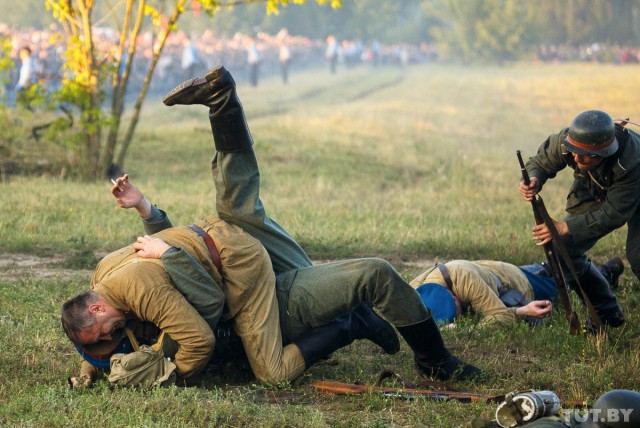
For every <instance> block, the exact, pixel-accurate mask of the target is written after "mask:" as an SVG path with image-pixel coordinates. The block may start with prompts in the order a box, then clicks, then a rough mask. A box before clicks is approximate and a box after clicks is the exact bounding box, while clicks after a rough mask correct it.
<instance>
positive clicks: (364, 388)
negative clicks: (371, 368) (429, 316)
mask: <svg viewBox="0 0 640 428" xmlns="http://www.w3.org/2000/svg"><path fill="white" fill-rule="evenodd" d="M388 378H395V379H396V380H398V381H400V383H401V384H402V385H405V386H403V387H401V388H392V387H384V386H382V383H383V381H384V380H385V379H388ZM432 385H435V383H434V384H432ZM311 386H312V387H314V388H315V389H316V390H317V391H319V392H322V393H327V394H336V395H348V394H381V395H382V396H385V397H395V398H403V399H406V400H412V399H414V398H415V397H425V398H428V399H431V400H457V401H460V402H462V403H472V402H476V401H483V402H501V401H503V400H504V398H505V396H504V395H485V394H475V393H469V392H460V391H452V390H445V389H435V390H434V389H422V388H417V387H416V386H415V385H412V384H409V383H408V382H406V381H405V380H404V379H402V378H401V377H400V376H399V375H397V374H396V373H394V372H392V371H389V370H385V371H383V372H382V373H380V376H379V377H378V380H377V382H376V383H375V384H374V385H373V386H371V385H362V384H354V383H342V382H332V381H324V380H323V381H315V382H312V383H311Z"/></svg>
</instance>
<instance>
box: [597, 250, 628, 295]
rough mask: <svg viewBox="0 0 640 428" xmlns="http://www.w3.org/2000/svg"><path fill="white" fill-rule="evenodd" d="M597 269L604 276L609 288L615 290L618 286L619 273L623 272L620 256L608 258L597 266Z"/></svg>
mask: <svg viewBox="0 0 640 428" xmlns="http://www.w3.org/2000/svg"><path fill="white" fill-rule="evenodd" d="M598 270H599V271H600V273H601V274H602V276H604V277H605V279H606V280H607V282H609V286H610V287H611V290H614V291H615V290H616V289H617V288H618V281H619V280H620V275H622V273H623V272H624V263H622V259H621V258H620V257H614V258H612V259H609V260H607V261H606V262H605V263H604V264H602V265H600V266H598Z"/></svg>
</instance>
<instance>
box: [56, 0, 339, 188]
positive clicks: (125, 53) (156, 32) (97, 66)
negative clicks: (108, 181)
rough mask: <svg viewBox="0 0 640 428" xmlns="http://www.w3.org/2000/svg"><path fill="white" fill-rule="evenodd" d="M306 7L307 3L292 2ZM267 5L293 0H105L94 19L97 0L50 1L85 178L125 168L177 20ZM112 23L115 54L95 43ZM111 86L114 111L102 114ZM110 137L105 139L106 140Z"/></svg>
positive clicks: (324, 0) (64, 93)
mask: <svg viewBox="0 0 640 428" xmlns="http://www.w3.org/2000/svg"><path fill="white" fill-rule="evenodd" d="M292 1H293V2H294V3H304V2H305V1H306V0H292ZM258 2H259V3H264V4H265V5H266V13H267V14H270V13H278V7H279V6H286V5H287V4H288V3H289V0H235V1H234V0H229V1H220V0H174V1H173V2H169V1H166V0H123V1H121V2H117V3H112V2H110V1H109V0H104V9H105V16H102V17H100V19H97V18H95V16H96V10H97V9H98V8H97V7H96V0H46V6H47V9H48V10H50V11H51V12H52V14H53V16H54V18H55V19H57V20H58V21H59V22H60V23H61V24H62V26H63V28H64V32H65V34H66V43H67V50H66V58H65V71H66V74H65V77H64V80H63V84H62V88H61V90H60V92H59V93H58V94H57V98H58V99H59V100H60V101H62V102H65V103H68V104H72V105H74V106H75V107H76V108H77V109H78V111H79V112H80V123H79V125H80V127H81V130H82V131H81V132H82V138H81V141H80V144H79V147H78V149H79V150H81V151H82V155H83V159H84V162H83V165H82V167H81V169H82V171H81V174H82V175H84V176H86V177H88V178H92V179H96V178H101V177H103V176H105V175H106V174H107V173H108V172H109V171H110V170H113V169H116V170H119V169H121V168H122V167H123V165H124V162H125V159H126V155H127V151H128V149H129V146H130V144H131V141H132V138H133V135H134V132H135V129H136V126H137V124H138V120H139V117H140V112H141V109H142V105H143V103H144V100H145V97H146V95H147V91H148V89H149V85H150V83H151V79H152V76H153V72H154V70H155V67H156V64H157V62H158V59H159V58H160V55H161V54H162V51H163V49H164V46H165V43H166V41H167V38H168V37H169V35H170V34H171V33H172V32H174V31H175V30H176V29H177V28H178V25H177V24H178V21H179V19H180V17H181V16H182V15H183V13H184V12H185V10H186V8H188V7H197V8H199V9H200V10H203V11H204V12H206V13H207V15H209V16H213V15H214V14H216V13H217V12H218V11H219V10H220V8H222V7H233V6H237V5H242V4H248V3H258ZM316 2H317V3H319V4H331V6H332V7H339V6H340V0H316ZM107 19H110V20H111V21H112V22H113V27H114V29H115V31H116V32H117V33H116V34H117V35H118V44H117V46H116V47H115V51H114V52H109V51H105V50H104V49H100V48H99V47H98V46H97V45H96V40H95V37H96V35H95V33H94V29H95V28H96V25H97V23H102V22H103V21H106V20H107ZM149 29H150V30H151V34H152V37H153V41H152V46H153V52H152V56H151V58H150V61H149V64H148V66H147V69H146V73H145V77H144V80H143V85H142V87H141V89H140V90H139V92H138V94H137V97H136V101H135V104H134V106H133V111H132V114H131V118H130V119H129V122H128V126H127V127H126V129H124V130H123V129H122V128H123V120H122V117H123V113H124V109H125V102H124V100H125V94H126V91H127V86H128V83H129V79H130V76H131V72H132V66H133V64H134V61H135V60H136V56H137V55H139V54H140V52H139V50H140V48H139V44H138V41H139V37H140V36H141V34H142V32H143V30H149ZM107 82H108V85H109V88H110V90H109V96H110V97H111V99H110V103H109V106H110V107H109V110H108V111H107V112H105V111H103V109H102V105H103V101H104V100H105V99H106V97H107V91H106V90H105V84H107ZM105 134H106V137H105Z"/></svg>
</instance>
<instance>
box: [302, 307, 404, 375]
mask: <svg viewBox="0 0 640 428" xmlns="http://www.w3.org/2000/svg"><path fill="white" fill-rule="evenodd" d="M356 339H369V340H371V341H372V342H373V343H375V344H376V345H378V346H380V347H381V348H382V349H383V350H384V351H385V352H386V353H387V354H395V353H396V352H398V351H399V350H400V341H399V340H398V336H397V335H396V332H395V330H394V329H393V327H392V326H391V324H389V323H388V322H386V321H385V320H383V319H382V318H380V317H379V316H378V315H376V314H375V312H373V310H372V309H371V308H370V307H369V306H368V305H366V304H361V305H359V306H357V307H356V308H355V309H354V310H353V311H351V312H350V313H348V314H347V315H343V316H341V317H339V318H337V319H336V320H335V321H333V322H330V323H329V324H326V325H323V326H320V327H316V328H314V329H312V330H310V331H308V332H306V333H304V334H303V335H302V336H300V337H298V338H297V339H296V340H294V343H295V344H296V345H297V346H298V348H300V352H301V353H302V356H303V358H304V361H305V365H306V367H307V368H308V367H311V366H312V365H313V364H315V363H317V362H318V361H320V360H322V359H325V358H326V357H327V355H330V354H331V353H332V352H334V351H337V350H338V349H340V348H343V347H345V346H347V345H349V344H351V343H352V342H353V341H354V340H356Z"/></svg>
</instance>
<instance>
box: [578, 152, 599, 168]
mask: <svg viewBox="0 0 640 428" xmlns="http://www.w3.org/2000/svg"><path fill="white" fill-rule="evenodd" d="M572 156H573V160H574V161H575V162H576V165H577V166H578V169H579V170H580V171H592V170H594V169H596V168H598V167H599V166H600V164H601V163H602V161H603V160H604V158H602V157H600V156H595V155H587V156H584V155H579V154H577V153H572Z"/></svg>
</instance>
